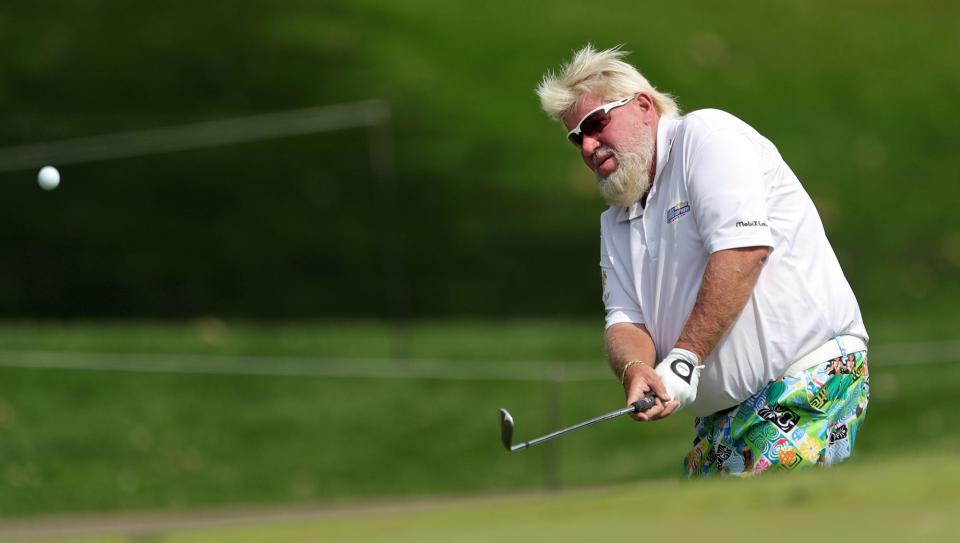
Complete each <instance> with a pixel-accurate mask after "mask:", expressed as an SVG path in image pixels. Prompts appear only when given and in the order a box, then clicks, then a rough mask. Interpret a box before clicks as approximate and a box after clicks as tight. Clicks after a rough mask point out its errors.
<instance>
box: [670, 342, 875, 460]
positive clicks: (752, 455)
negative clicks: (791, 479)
mask: <svg viewBox="0 0 960 543" xmlns="http://www.w3.org/2000/svg"><path fill="white" fill-rule="evenodd" d="M869 396H870V375H869V371H868V368H867V352H866V351H860V352H857V353H850V354H847V355H846V356H845V357H840V358H834V359H833V360H829V361H827V362H825V363H823V364H818V365H816V366H813V367H811V368H809V369H807V370H804V371H802V372H798V373H795V374H793V375H790V376H784V377H781V378H780V379H777V380H776V381H771V382H770V383H769V384H768V385H767V386H766V387H764V388H763V389H762V390H760V391H759V392H757V393H756V394H754V395H753V396H751V397H750V398H748V399H747V400H745V401H744V402H743V403H741V404H740V405H738V406H736V407H734V408H731V409H728V410H726V411H721V412H719V413H714V414H713V415H709V416H707V417H698V418H697V419H696V421H695V426H696V431H697V435H696V437H695V438H694V440H693V450H691V451H690V454H688V455H687V458H686V459H685V460H684V462H683V464H684V470H685V471H686V474H687V476H688V477H702V476H707V475H712V474H718V473H719V474H723V475H736V476H750V475H756V474H758V473H762V472H764V471H767V470H769V469H772V468H776V469H778V470H785V471H789V470H794V469H802V468H808V467H813V466H829V465H831V464H836V463H838V462H842V461H843V460H845V459H846V458H847V457H849V456H850V453H851V452H852V451H853V444H854V442H855V441H856V438H857V432H858V431H859V429H860V425H861V424H863V420H864V417H865V414H866V410H867V402H868V400H869Z"/></svg>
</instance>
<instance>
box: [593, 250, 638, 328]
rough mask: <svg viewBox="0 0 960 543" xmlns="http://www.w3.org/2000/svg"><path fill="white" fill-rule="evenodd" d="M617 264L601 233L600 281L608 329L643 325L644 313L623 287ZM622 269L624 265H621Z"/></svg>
mask: <svg viewBox="0 0 960 543" xmlns="http://www.w3.org/2000/svg"><path fill="white" fill-rule="evenodd" d="M616 264H617V262H616V259H614V258H612V257H611V256H610V254H609V252H608V251H607V244H606V242H605V241H604V239H603V232H602V231H601V233H600V280H601V283H602V285H603V306H604V308H605V309H606V312H607V318H606V321H607V323H606V326H605V328H604V329H606V328H610V327H611V326H613V325H614V324H617V323H621V322H631V323H634V324H643V323H644V320H643V311H641V310H640V305H639V304H638V303H637V302H636V300H635V299H634V297H633V296H631V295H630V293H629V292H628V291H627V290H626V289H625V288H624V287H623V283H621V281H620V277H619V276H618V274H617V270H616V268H617V265H616ZM621 267H622V264H621Z"/></svg>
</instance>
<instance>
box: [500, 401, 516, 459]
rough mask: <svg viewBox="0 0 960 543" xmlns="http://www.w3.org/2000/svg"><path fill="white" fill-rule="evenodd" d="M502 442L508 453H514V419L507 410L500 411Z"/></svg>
mask: <svg viewBox="0 0 960 543" xmlns="http://www.w3.org/2000/svg"><path fill="white" fill-rule="evenodd" d="M500 441H502V442H503V447H504V448H505V449H507V451H513V447H512V444H513V417H511V416H510V413H509V412H507V410H506V409H501V410H500Z"/></svg>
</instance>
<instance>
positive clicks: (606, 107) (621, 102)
mask: <svg viewBox="0 0 960 543" xmlns="http://www.w3.org/2000/svg"><path fill="white" fill-rule="evenodd" d="M633 99H634V97H633V96H628V97H626V98H621V99H619V100H614V101H613V102H607V103H606V104H603V105H602V106H600V107H595V108H593V109H591V110H590V111H588V112H587V114H586V115H584V116H583V118H581V119H580V122H578V123H577V126H575V127H574V128H573V130H571V131H569V132H567V141H569V142H570V143H572V144H574V145H576V146H577V147H579V146H580V145H579V144H577V143H576V142H575V141H573V140H572V139H570V138H571V137H572V136H579V135H580V134H581V130H580V125H582V124H583V121H585V120H587V118H588V117H590V116H591V115H593V114H594V113H596V112H598V111H600V110H603V114H604V115H606V114H608V113H610V112H611V111H612V110H614V109H616V108H618V107H620V106H625V105H627V104H628V103H630V100H633ZM580 141H581V142H582V141H583V140H582V139H581V140H580Z"/></svg>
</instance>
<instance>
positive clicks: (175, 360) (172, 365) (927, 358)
mask: <svg viewBox="0 0 960 543" xmlns="http://www.w3.org/2000/svg"><path fill="white" fill-rule="evenodd" d="M950 362H960V340H950V341H933V342H917V343H893V344H885V345H875V346H873V347H871V348H870V364H871V366H874V367H896V366H909V365H915V364H935V363H950ZM0 368H30V369H46V370H85V371H123V372H140V373H181V374H212V375H262V376H277V377H319V378H345V379H397V380H404V379H434V380H445V381H557V382H564V381H601V380H609V379H613V377H612V374H611V373H610V370H609V369H607V365H606V363H604V362H602V361H600V360H596V361H589V360H581V361H546V360H515V361H500V360H497V361H489V360H487V361H478V360H472V361H471V360H439V359H413V360H389V359H369V358H308V357H277V356H228V355H199V354H156V353H152V354H151V353H106V352H70V351H26V350H25V351H21V350H0Z"/></svg>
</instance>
